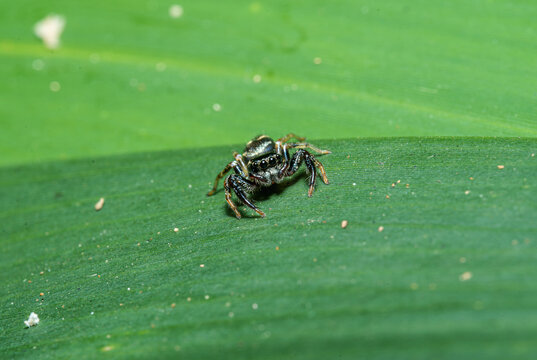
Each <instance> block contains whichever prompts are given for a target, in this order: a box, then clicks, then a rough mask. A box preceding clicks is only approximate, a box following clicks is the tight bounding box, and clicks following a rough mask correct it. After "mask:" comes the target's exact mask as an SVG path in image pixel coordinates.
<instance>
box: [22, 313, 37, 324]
mask: <svg viewBox="0 0 537 360" xmlns="http://www.w3.org/2000/svg"><path fill="white" fill-rule="evenodd" d="M24 324H25V325H26V326H27V327H31V326H35V325H37V324H39V316H37V314H36V313H34V312H32V313H31V314H30V316H29V317H28V320H26V321H24Z"/></svg>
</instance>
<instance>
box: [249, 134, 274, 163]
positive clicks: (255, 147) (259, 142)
mask: <svg viewBox="0 0 537 360" xmlns="http://www.w3.org/2000/svg"><path fill="white" fill-rule="evenodd" d="M275 148H276V144H275V143H274V140H272V139H271V138H270V137H268V136H267V135H259V136H256V137H255V138H253V139H252V140H250V141H249V142H248V143H247V144H246V147H245V148H244V153H243V156H244V157H245V158H246V159H247V160H253V159H257V158H260V157H263V156H265V155H268V154H271V153H274V151H275Z"/></svg>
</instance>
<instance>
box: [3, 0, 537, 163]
mask: <svg viewBox="0 0 537 360" xmlns="http://www.w3.org/2000/svg"><path fill="white" fill-rule="evenodd" d="M172 4H174V2H170V1H155V0H148V1H117V0H116V1H102V0H97V1H67V0H48V1H46V2H38V1H35V0H34V1H30V0H19V1H16V2H13V1H3V2H0V77H1V79H2V85H1V86H0V125H1V132H0V152H1V153H2V156H1V157H0V165H10V164H20V163H28V162H39V161H42V160H53V159H66V158H84V157H92V156H101V155H109V154H117V153H130V152H141V151H148V150H162V149H178V148H192V147H206V146H213V145H223V144H243V143H245V142H246V141H247V140H249V139H250V138H252V137H253V136H254V135H257V134H259V133H262V132H266V133H268V134H269V135H271V136H274V137H278V136H282V135H283V134H284V133H287V132H289V131H294V132H297V133H299V134H303V135H304V136H308V137H309V138H310V139H318V138H325V139H337V138H348V137H368V136H409V135H410V136H424V135H426V136H438V135H478V136H481V135H483V136H532V137H533V136H536V135H537V122H536V121H535V110H536V107H535V103H536V100H537V88H536V82H535V79H536V78H537V51H536V50H537V49H536V45H535V44H537V25H536V21H535V14H536V10H537V7H536V5H535V2H533V1H516V2H515V1H494V0H457V1H449V2H445V1H424V0H416V1H396V0H390V1H382V2H377V1H329V2H326V1H188V0H187V1H181V3H180V5H181V6H182V7H183V9H184V13H183V15H182V16H181V17H179V18H172V17H170V14H169V9H170V6H171V5H172ZM50 13H56V14H61V15H63V16H64V17H65V19H66V27H65V31H64V33H63V36H62V38H61V46H60V48H59V49H57V50H55V51H51V50H47V49H46V48H45V47H44V46H43V44H42V43H41V41H40V40H39V39H38V38H37V37H36V36H35V35H34V34H33V26H34V24H35V23H36V22H37V21H38V20H40V19H42V18H43V17H45V16H46V15H48V14H50ZM36 61H37V62H36ZM52 82H58V83H59V84H60V90H59V91H51V90H50V86H51V85H50V84H51V83H52ZM215 104H217V105H215ZM215 109H216V110H219V111H216V110H215Z"/></svg>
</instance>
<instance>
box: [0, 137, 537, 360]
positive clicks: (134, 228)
mask: <svg viewBox="0 0 537 360" xmlns="http://www.w3.org/2000/svg"><path fill="white" fill-rule="evenodd" d="M317 145H319V146H321V147H323V148H328V149H330V150H332V151H333V153H332V154H330V155H325V156H319V157H318V159H319V160H320V161H321V162H322V163H323V164H324V166H325V168H326V171H327V174H328V177H329V179H330V181H331V184H330V185H324V184H322V183H319V184H318V185H317V187H316V191H315V193H314V195H313V197H311V198H308V197H307V184H306V181H305V176H306V175H305V174H304V173H302V175H300V174H297V175H296V178H292V179H290V182H289V183H287V184H280V185H279V186H278V187H276V188H272V189H269V191H268V192H264V193H261V194H259V195H257V197H256V199H257V204H258V205H259V207H260V208H261V209H263V210H264V211H265V212H266V214H267V217H266V218H259V217H258V216H257V215H256V214H255V213H253V212H252V211H250V210H249V209H247V208H245V207H241V208H240V209H241V211H242V213H243V214H244V215H245V216H244V217H243V219H241V220H237V219H236V218H235V217H234V216H233V214H232V213H231V212H230V211H229V210H228V208H227V204H226V202H225V200H224V193H223V191H222V190H220V191H219V192H218V193H217V194H216V195H215V196H212V197H207V196H206V195H205V194H206V192H207V191H208V190H209V189H210V185H211V182H212V180H213V179H214V176H215V175H216V173H217V172H218V171H220V170H221V169H222V168H223V166H224V165H225V164H226V163H227V162H228V161H229V159H230V156H229V155H230V154H231V151H232V150H234V149H233V147H229V146H227V147H218V148H206V149H202V150H179V151H170V152H161V153H145V154H137V155H125V156H115V157H106V158H93V159H88V160H76V161H67V162H51V163H42V164H38V165H32V166H19V167H10V168H2V170H0V184H1V186H0V196H1V198H2V202H1V203H0V221H1V223H2V236H1V238H0V247H1V248H2V251H1V252H0V283H1V284H2V286H1V287H0V304H1V305H0V306H1V309H2V316H1V317H0V343H1V344H2V346H1V347H0V357H1V358H6V359H10V358H30V357H31V358H36V359H40V358H42V359H57V358H100V357H104V356H105V355H107V356H111V357H114V358H125V359H132V358H144V357H145V358H149V357H159V358H177V357H180V358H186V359H207V358H219V359H250V358H253V357H254V356H255V357H256V358H265V359H282V358H292V359H331V358H335V357H337V358H345V359H355V358H357V357H363V358H368V359H381V358H383V359H394V358H398V359H431V358H440V359H455V358H457V359H463V358H464V359H476V358H486V359H494V358H497V359H506V358H517V359H523V358H527V359H534V358H535V357H536V356H537V346H536V343H535V338H536V337H537V305H536V302H535V299H536V298H537V282H535V278H536V277H537V268H536V266H535V259H536V257H537V248H536V245H537V227H536V223H535V214H536V211H537V205H536V204H537V191H536V188H535V183H534V179H535V178H536V176H537V158H535V153H536V152H537V141H536V140H534V139H517V140H514V139H490V138H434V139H429V138H397V139H386V138H384V139H359V140H356V139H354V140H339V141H322V142H319V143H318V144H317ZM235 150H241V149H240V148H236V149H235ZM498 165H503V168H501V167H502V166H500V168H499V167H498ZM407 184H408V185H407ZM220 189H221V186H220ZM100 197H104V198H105V203H104V207H103V209H102V210H101V211H98V212H97V211H95V210H94V204H95V203H96V202H97V200H98V199H99V198H100ZM343 220H347V221H348V226H347V227H346V228H342V227H341V223H342V221H343ZM174 228H177V232H176V231H174ZM40 293H42V294H43V295H40ZM32 311H33V312H36V313H37V314H38V315H39V317H40V319H41V322H40V323H39V324H38V325H37V326H35V327H32V328H29V329H25V326H24V324H23V320H26V319H27V318H28V315H29V314H30V312H32Z"/></svg>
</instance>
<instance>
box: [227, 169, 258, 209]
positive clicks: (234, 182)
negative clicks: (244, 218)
mask: <svg viewBox="0 0 537 360" xmlns="http://www.w3.org/2000/svg"><path fill="white" fill-rule="evenodd" d="M253 186H254V183H252V182H250V181H249V180H246V179H244V178H242V177H240V176H239V175H235V174H233V175H229V176H228V177H227V178H226V180H225V181H224V189H225V190H226V201H227V203H228V204H229V207H230V208H231V210H233V212H234V213H235V216H236V217H237V219H240V218H241V214H240V213H239V210H237V206H236V205H235V204H234V203H233V201H232V200H231V191H230V190H231V189H233V191H234V192H235V195H237V197H238V198H239V200H240V201H242V202H243V203H244V204H245V205H246V206H248V207H249V208H251V209H252V210H254V211H255V212H256V213H258V214H259V215H261V216H262V217H265V213H264V212H263V211H261V210H260V209H259V208H257V207H256V206H255V205H254V203H253V202H252V201H250V200H249V199H248V198H247V197H246V193H245V190H246V191H248V190H250V189H251V188H252V187H253Z"/></svg>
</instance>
